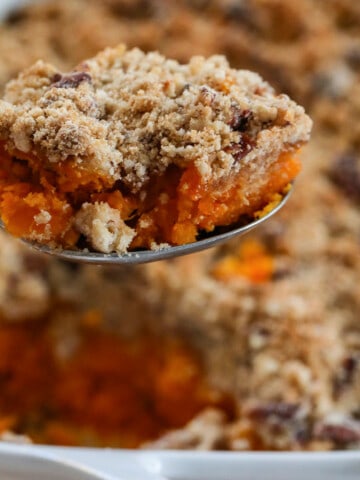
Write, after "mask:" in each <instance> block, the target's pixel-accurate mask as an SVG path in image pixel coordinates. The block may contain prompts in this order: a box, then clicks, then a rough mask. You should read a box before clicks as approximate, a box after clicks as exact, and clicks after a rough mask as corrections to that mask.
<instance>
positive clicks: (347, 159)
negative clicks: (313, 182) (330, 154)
mask: <svg viewBox="0 0 360 480" xmlns="http://www.w3.org/2000/svg"><path fill="white" fill-rule="evenodd" d="M330 178H331V179H332V181H333V182H334V183H335V184H336V185H337V186H338V187H340V188H341V189H342V190H343V192H344V193H345V194H346V195H347V196H348V197H349V198H351V199H353V200H355V201H357V202H360V162H358V161H357V158H356V156H355V155H354V154H351V153H346V154H344V155H342V156H340V157H339V158H338V159H337V161H336V162H335V164H334V165H333V167H332V168H331V170H330Z"/></svg>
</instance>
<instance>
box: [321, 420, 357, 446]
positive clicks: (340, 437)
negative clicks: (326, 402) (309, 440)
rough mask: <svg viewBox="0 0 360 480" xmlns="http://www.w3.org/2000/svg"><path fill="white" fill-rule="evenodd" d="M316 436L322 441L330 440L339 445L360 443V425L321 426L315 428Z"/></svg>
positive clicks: (352, 423) (350, 423)
mask: <svg viewBox="0 0 360 480" xmlns="http://www.w3.org/2000/svg"><path fill="white" fill-rule="evenodd" d="M315 436H316V438H318V439H320V440H329V441H331V442H334V443H336V444H338V445H346V444H349V443H355V442H359V441H360V423H359V422H348V423H344V424H339V425H338V424H326V423H325V424H320V425H318V426H317V427H316V428H315Z"/></svg>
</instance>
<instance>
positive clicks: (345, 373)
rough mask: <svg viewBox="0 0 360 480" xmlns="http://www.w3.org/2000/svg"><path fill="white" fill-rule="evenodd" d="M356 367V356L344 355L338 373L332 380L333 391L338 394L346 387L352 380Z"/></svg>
mask: <svg viewBox="0 0 360 480" xmlns="http://www.w3.org/2000/svg"><path fill="white" fill-rule="evenodd" d="M357 368H358V358H357V357H354V356H348V357H346V358H345V359H344V360H343V362H342V366H341V371H340V373H339V375H338V376H337V377H336V378H335V380H334V393H335V395H339V394H341V393H342V391H343V390H344V388H346V387H348V386H349V385H350V384H351V382H352V381H353V380H354V376H355V374H356V370H357Z"/></svg>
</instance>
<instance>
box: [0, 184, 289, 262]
mask: <svg viewBox="0 0 360 480" xmlns="http://www.w3.org/2000/svg"><path fill="white" fill-rule="evenodd" d="M290 195H291V190H290V191H289V192H288V193H287V194H286V195H285V196H284V197H283V199H282V200H281V202H280V203H279V204H278V205H276V207H275V208H274V209H273V210H271V211H270V212H268V213H267V214H266V215H264V216H263V217H261V218H259V219H257V220H254V221H252V222H250V223H247V224H245V225H241V226H236V227H235V228H234V227H229V228H228V229H227V230H226V231H224V232H221V233H215V234H209V235H208V236H207V237H206V238H203V239H200V240H198V241H196V242H194V243H188V244H186V245H180V246H176V247H167V248H163V249H161V250H141V251H135V252H129V253H126V254H123V255H119V254H116V253H111V254H106V253H96V252H89V251H87V250H62V249H60V248H59V249H56V248H51V247H48V246H47V245H41V244H38V243H35V242H29V241H27V240H24V242H25V243H27V244H28V245H30V246H31V247H33V248H35V250H38V251H40V252H42V253H46V254H48V255H52V256H55V257H57V258H60V259H62V260H67V261H70V262H76V263H91V264H95V265H136V264H140V263H150V262H157V261H158V260H165V259H169V258H174V257H180V256H182V255H188V254H190V253H195V252H200V251H201V250H205V249H207V248H211V247H214V246H215V245H220V244H221V243H224V242H227V241H228V240H230V239H232V238H234V237H238V236H240V235H244V234H245V233H247V232H249V231H250V230H253V229H254V228H256V227H258V226H259V225H261V224H262V223H264V222H265V221H266V220H268V219H269V218H270V217H272V216H273V215H275V213H277V212H278V211H279V210H280V209H281V208H282V207H283V206H284V205H285V203H286V202H287V201H288V199H289V198H290ZM1 226H2V227H3V225H2V224H1ZM3 228H4V227H3Z"/></svg>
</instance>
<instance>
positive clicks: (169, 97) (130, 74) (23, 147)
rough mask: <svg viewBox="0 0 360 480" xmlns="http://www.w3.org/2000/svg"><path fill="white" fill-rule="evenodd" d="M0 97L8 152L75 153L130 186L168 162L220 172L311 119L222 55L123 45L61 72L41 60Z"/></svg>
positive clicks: (282, 140) (289, 144) (305, 128)
mask: <svg viewBox="0 0 360 480" xmlns="http://www.w3.org/2000/svg"><path fill="white" fill-rule="evenodd" d="M4 99H5V101H4V102H1V105H0V118H1V122H0V133H1V138H2V139H3V140H6V142H7V147H8V148H9V149H10V150H11V149H16V150H19V151H21V152H25V153H35V154H37V155H41V156H42V157H43V158H44V162H47V161H49V162H50V163H54V162H62V161H63V160H65V159H67V158H69V157H70V158H74V159H75V162H76V164H77V165H78V166H80V167H81V168H84V169H85V170H89V171H92V172H96V173H97V174H98V175H100V176H103V177H105V178H107V179H110V180H111V181H112V182H115V181H116V180H122V181H123V182H125V183H126V185H128V186H129V188H131V189H132V191H138V190H139V189H140V188H141V187H142V186H143V185H144V183H145V182H146V181H148V180H149V177H150V176H151V175H152V174H154V173H155V174H160V173H161V172H164V171H165V170H166V168H167V167H168V166H169V165H170V164H172V163H173V164H175V165H178V166H180V167H184V166H186V165H188V164H189V163H193V162H194V163H195V165H196V167H197V168H198V170H199V172H200V174H201V176H202V177H203V178H204V180H205V181H206V180H208V179H209V178H210V177H213V178H221V177H223V176H226V175H228V174H229V173H230V171H231V170H232V169H235V171H236V170H238V169H240V168H241V165H242V163H248V162H251V161H253V160H254V159H256V158H257V157H259V156H263V155H264V152H266V155H267V156H270V157H274V158H275V157H278V155H279V154H280V152H281V151H282V150H283V149H284V147H285V149H288V150H291V149H295V148H296V147H298V146H299V145H300V144H302V143H304V142H306V141H307V140H308V138H309V131H310V127H311V121H310V120H309V118H308V117H307V116H306V115H305V113H304V109H303V108H302V107H300V106H298V105H296V104H295V103H294V102H292V101H291V100H290V99H289V98H288V97H287V96H286V95H275V93H274V91H273V89H272V88H271V87H270V86H269V85H268V84H267V83H266V82H264V81H263V80H262V79H261V78H260V76H259V75H257V74H255V73H252V72H249V71H236V70H233V69H231V68H230V67H229V64H228V63H227V61H226V60H225V58H224V57H221V56H213V57H210V58H208V59H205V58H202V57H194V58H192V59H191V60H190V62H189V64H185V65H181V64H179V63H178V62H176V61H175V60H167V59H165V57H163V56H162V55H160V54H158V53H148V54H145V53H143V52H141V51H140V50H138V49H133V50H130V51H126V49H125V47H123V46H120V47H118V48H115V49H107V50H105V51H104V52H103V53H101V54H99V55H98V56H97V57H95V58H93V59H91V60H88V61H86V62H84V63H83V64H81V65H80V66H79V67H77V70H76V71H74V72H73V73H70V74H65V75H63V74H61V73H59V72H58V71H57V70H56V68H55V67H53V66H51V65H48V64H45V63H43V62H42V61H39V62H38V63H37V64H36V65H34V66H33V67H31V68H29V69H28V70H27V71H25V72H24V73H22V74H21V75H20V77H19V78H18V79H17V80H14V81H12V82H10V83H9V85H8V87H7V89H6V93H5V97H4ZM6 131H7V132H8V133H7V134H4V132H6ZM240 160H243V162H241V161H240Z"/></svg>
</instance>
